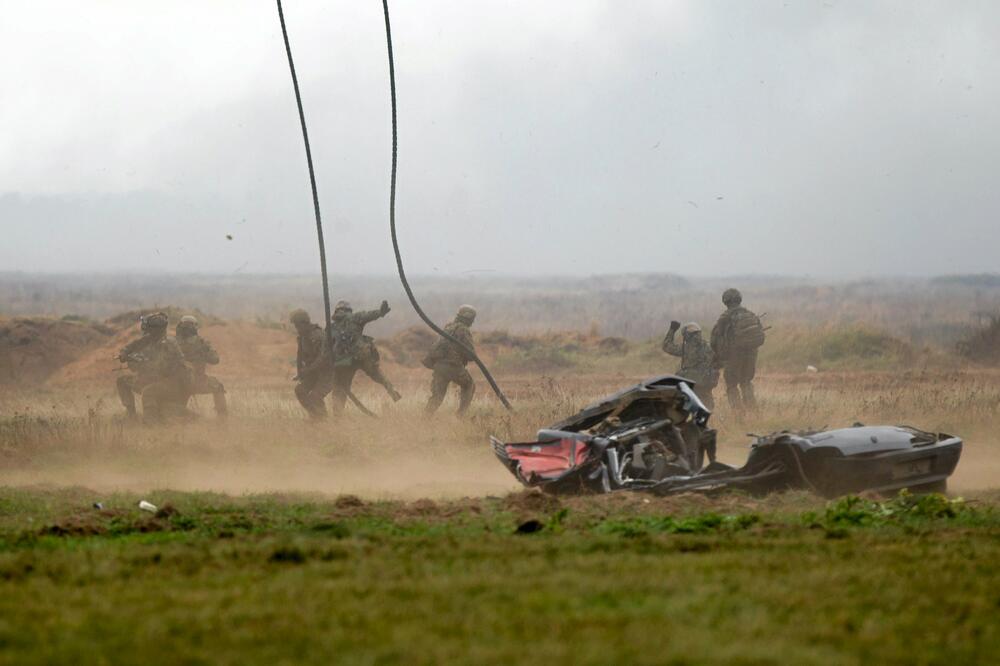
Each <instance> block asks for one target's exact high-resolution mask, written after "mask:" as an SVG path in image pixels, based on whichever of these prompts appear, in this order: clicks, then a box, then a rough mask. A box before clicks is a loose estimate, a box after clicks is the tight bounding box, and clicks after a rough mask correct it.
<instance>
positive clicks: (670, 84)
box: [0, 0, 1000, 276]
mask: <svg viewBox="0 0 1000 666" xmlns="http://www.w3.org/2000/svg"><path fill="white" fill-rule="evenodd" d="M0 9H2V16H3V21H2V22H0V60H2V62H3V63H4V64H3V66H2V67H0V99H2V100H3V102H2V104H0V232H2V236H0V270H32V271H72V270H87V271H90V270H112V271H114V270H134V269H150V270H172V271H210V272H225V273H231V272H234V271H241V272H247V273H256V272H312V271H315V270H316V269H317V266H318V264H317V250H316V241H315V229H314V226H313V219H312V206H311V199H310V193H309V184H308V178H307V173H306V168H305V155H304V150H303V147H302V140H301V135H300V130H299V126H298V117H297V115H296V110H295V103H294V98H293V95H292V88H291V83H290V80H289V75H288V68H287V63H286V60H285V54H284V50H283V45H282V43H281V33H280V29H279V26H278V18H277V12H276V9H275V5H274V3H272V2H266V1H263V0H262V1H260V2H253V1H251V0H212V1H210V2H206V1H205V0H200V1H193V0H171V1H170V2H160V3H154V2H135V1H134V0H131V1H128V2H126V1H112V0H105V1H97V0H93V1H91V2H79V1H78V0H72V1H62V2H57V1H48V0H38V1H35V2H14V1H13V0H0ZM392 10H393V20H394V26H393V31H394V38H395V49H396V57H397V63H396V67H397V78H398V83H399V104H400V109H399V112H400V174H399V187H400V190H399V200H398V224H399V230H400V240H401V242H402V245H403V252H404V260H405V261H406V262H407V265H408V267H409V270H410V271H411V272H412V273H434V274H463V273H465V272H468V271H498V272H502V273H519V274H552V273H572V274H589V273H610V272H630V271H670V272H678V273H682V274H687V275H719V274H735V273H770V274H809V275H814V276H859V275H886V274H907V275H913V274H923V273H931V274H935V273H954V272H980V271H998V270H1000V259H998V254H997V248H998V246H1000V186H998V185H997V177H998V173H1000V113H998V109H1000V39H998V35H1000V3H998V2H993V1H990V0H982V1H981V2H971V1H969V2H961V1H944V0H942V1H941V2H913V1H905V2H903V1H900V2H860V1H859V2H835V1H830V0H828V1H827V2H792V1H791V0H789V1H788V2H781V1H778V2H739V3H737V2H704V1H691V2H686V1H680V0H678V1H669V0H651V1H648V2H644V1H638V0H636V1H624V0H618V1H612V0H608V1H605V2H599V1H597V0H572V1H571V0H564V1H560V2H556V1H552V0H548V1H540V0H532V1H530V2H529V1H527V0H524V1H521V0H505V1H503V0H477V1H476V2H468V1H461V2H460V1H458V0H450V1H445V0H419V1H418V0H397V1H396V2H394V3H393V4H392ZM285 13H286V19H287V21H288V26H289V31H290V33H291V38H292V46H293V50H294V55H295V57H296V65H297V68H298V72H299V78H300V83H301V86H302V90H303V95H304V100H305V107H306V117H307V120H308V122H309V129H310V134H311V138H312V142H313V155H314V159H315V164H316V169H317V175H318V179H319V191H320V202H321V205H322V209H323V213H324V218H325V221H326V223H327V234H328V251H329V253H330V261H331V271H333V272H344V273H379V274H386V273H390V272H392V271H393V270H394V263H393V259H392V254H391V248H390V246H389V234H388V212H387V200H388V170H389V158H390V152H389V149H390V134H389V106H388V104H389V98H388V90H387V85H388V73H387V65H386V56H385V45H384V32H383V23H382V16H381V3H379V2H378V1H377V0H368V1H367V2H359V1H357V0H352V1H350V2H348V1H346V0H333V1H330V0H326V1H322V2H320V1H312V0H309V1H306V0H287V2H286V7H285ZM227 234H228V235H231V236H232V240H228V239H227Z"/></svg>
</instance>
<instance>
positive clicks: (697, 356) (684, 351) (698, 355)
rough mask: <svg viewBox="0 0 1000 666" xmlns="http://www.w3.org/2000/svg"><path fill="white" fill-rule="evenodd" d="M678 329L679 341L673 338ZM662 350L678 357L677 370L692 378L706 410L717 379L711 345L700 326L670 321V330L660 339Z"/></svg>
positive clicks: (711, 407) (709, 404) (712, 402)
mask: <svg viewBox="0 0 1000 666" xmlns="http://www.w3.org/2000/svg"><path fill="white" fill-rule="evenodd" d="M678 329H680V332H681V341H680V342H679V343H678V342H676V341H675V340H674V336H675V335H676V333H677V330H678ZM663 351H665V352H666V353H668V354H670V355H671V356H678V357H680V359H681V367H680V368H678V370H677V374H678V375H680V376H681V377H684V378H685V379H690V380H691V381H693V382H694V392H695V394H696V395H697V396H698V397H699V398H701V401H702V402H703V403H705V406H706V407H708V409H709V410H712V409H714V408H715V398H714V397H713V396H712V389H714V388H715V387H716V385H717V384H718V383H719V371H718V369H716V368H715V365H714V361H715V358H714V356H713V354H712V348H711V347H710V346H709V344H708V343H707V342H705V339H704V338H702V336H701V326H699V325H698V324H697V323H695V322H693V321H692V322H690V323H687V324H684V326H683V327H681V323H680V322H679V321H672V322H670V330H669V331H667V336H666V337H665V338H664V339H663Z"/></svg>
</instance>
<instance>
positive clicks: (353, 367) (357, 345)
mask: <svg viewBox="0 0 1000 666" xmlns="http://www.w3.org/2000/svg"><path fill="white" fill-rule="evenodd" d="M388 313H389V304H388V303H387V302H385V301H382V306H381V307H380V308H379V309H378V310H364V311H361V312H354V311H353V310H352V309H351V305H350V303H348V302H347V301H340V302H339V303H337V306H336V308H335V309H334V313H333V318H332V320H331V322H330V324H331V326H332V328H333V340H334V344H335V345H336V348H335V349H336V356H337V360H336V362H335V363H334V367H335V368H336V369H335V374H336V375H337V382H336V384H335V386H334V406H335V407H336V408H338V409H342V408H343V406H344V402H345V401H346V399H347V393H348V392H349V391H350V390H351V384H352V383H353V381H354V373H356V372H357V371H358V370H361V371H362V372H364V373H365V374H366V375H368V376H369V377H370V378H371V379H372V381H374V382H375V383H376V384H381V385H382V386H383V387H384V388H385V390H386V392H387V393H388V394H389V395H390V396H391V397H392V399H393V400H399V399H400V398H401V397H402V396H400V395H399V393H398V392H397V391H396V388H395V387H394V386H393V385H392V382H390V381H389V380H388V379H387V378H386V376H385V375H384V374H382V368H381V367H380V365H379V360H380V358H379V353H378V349H377V348H376V347H375V341H374V340H373V339H372V338H371V337H369V336H367V335H365V334H364V331H365V326H366V325H368V324H369V323H371V322H373V321H375V320H376V319H381V318H382V317H384V316H385V315H387V314H388Z"/></svg>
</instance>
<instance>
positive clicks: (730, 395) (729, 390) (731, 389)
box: [726, 385, 743, 412]
mask: <svg viewBox="0 0 1000 666" xmlns="http://www.w3.org/2000/svg"><path fill="white" fill-rule="evenodd" d="M726 400H728V401H729V406H730V407H731V408H732V409H733V411H736V412H739V411H743V400H742V399H741V398H740V389H739V387H738V386H736V385H733V386H727V387H726Z"/></svg>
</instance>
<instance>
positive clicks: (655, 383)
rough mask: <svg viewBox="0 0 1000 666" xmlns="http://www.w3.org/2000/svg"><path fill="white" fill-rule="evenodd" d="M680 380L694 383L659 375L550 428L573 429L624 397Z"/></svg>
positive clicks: (610, 396) (669, 384)
mask: <svg viewBox="0 0 1000 666" xmlns="http://www.w3.org/2000/svg"><path fill="white" fill-rule="evenodd" d="M680 382H684V383H685V384H689V385H693V384H694V382H691V381H689V380H687V379H684V378H683V377H678V376H677V375H659V376H657V377H652V378H650V379H646V380H644V381H641V382H639V383H638V384H634V385H632V386H629V387H628V388H624V389H622V390H621V391H618V392H616V393H612V394H611V395H609V396H605V397H603V398H601V399H600V400H598V401H597V402H595V403H593V404H591V405H588V406H586V407H584V408H583V409H581V410H580V411H579V412H577V413H576V414H574V415H573V416H570V417H569V418H567V419H563V420H562V421H560V422H559V423H556V424H553V425H552V426H551V428H550V429H552V430H567V429H572V428H573V426H574V425H577V424H579V423H580V422H584V421H586V420H588V419H590V418H593V417H594V416H596V415H599V414H601V413H602V412H606V411H609V410H610V409H611V408H612V407H614V405H615V404H616V403H618V402H619V401H620V400H621V399H622V398H624V397H626V396H630V395H632V394H635V393H642V392H644V391H655V390H657V389H664V388H675V387H676V386H677V385H678V384H679V383H680Z"/></svg>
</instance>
